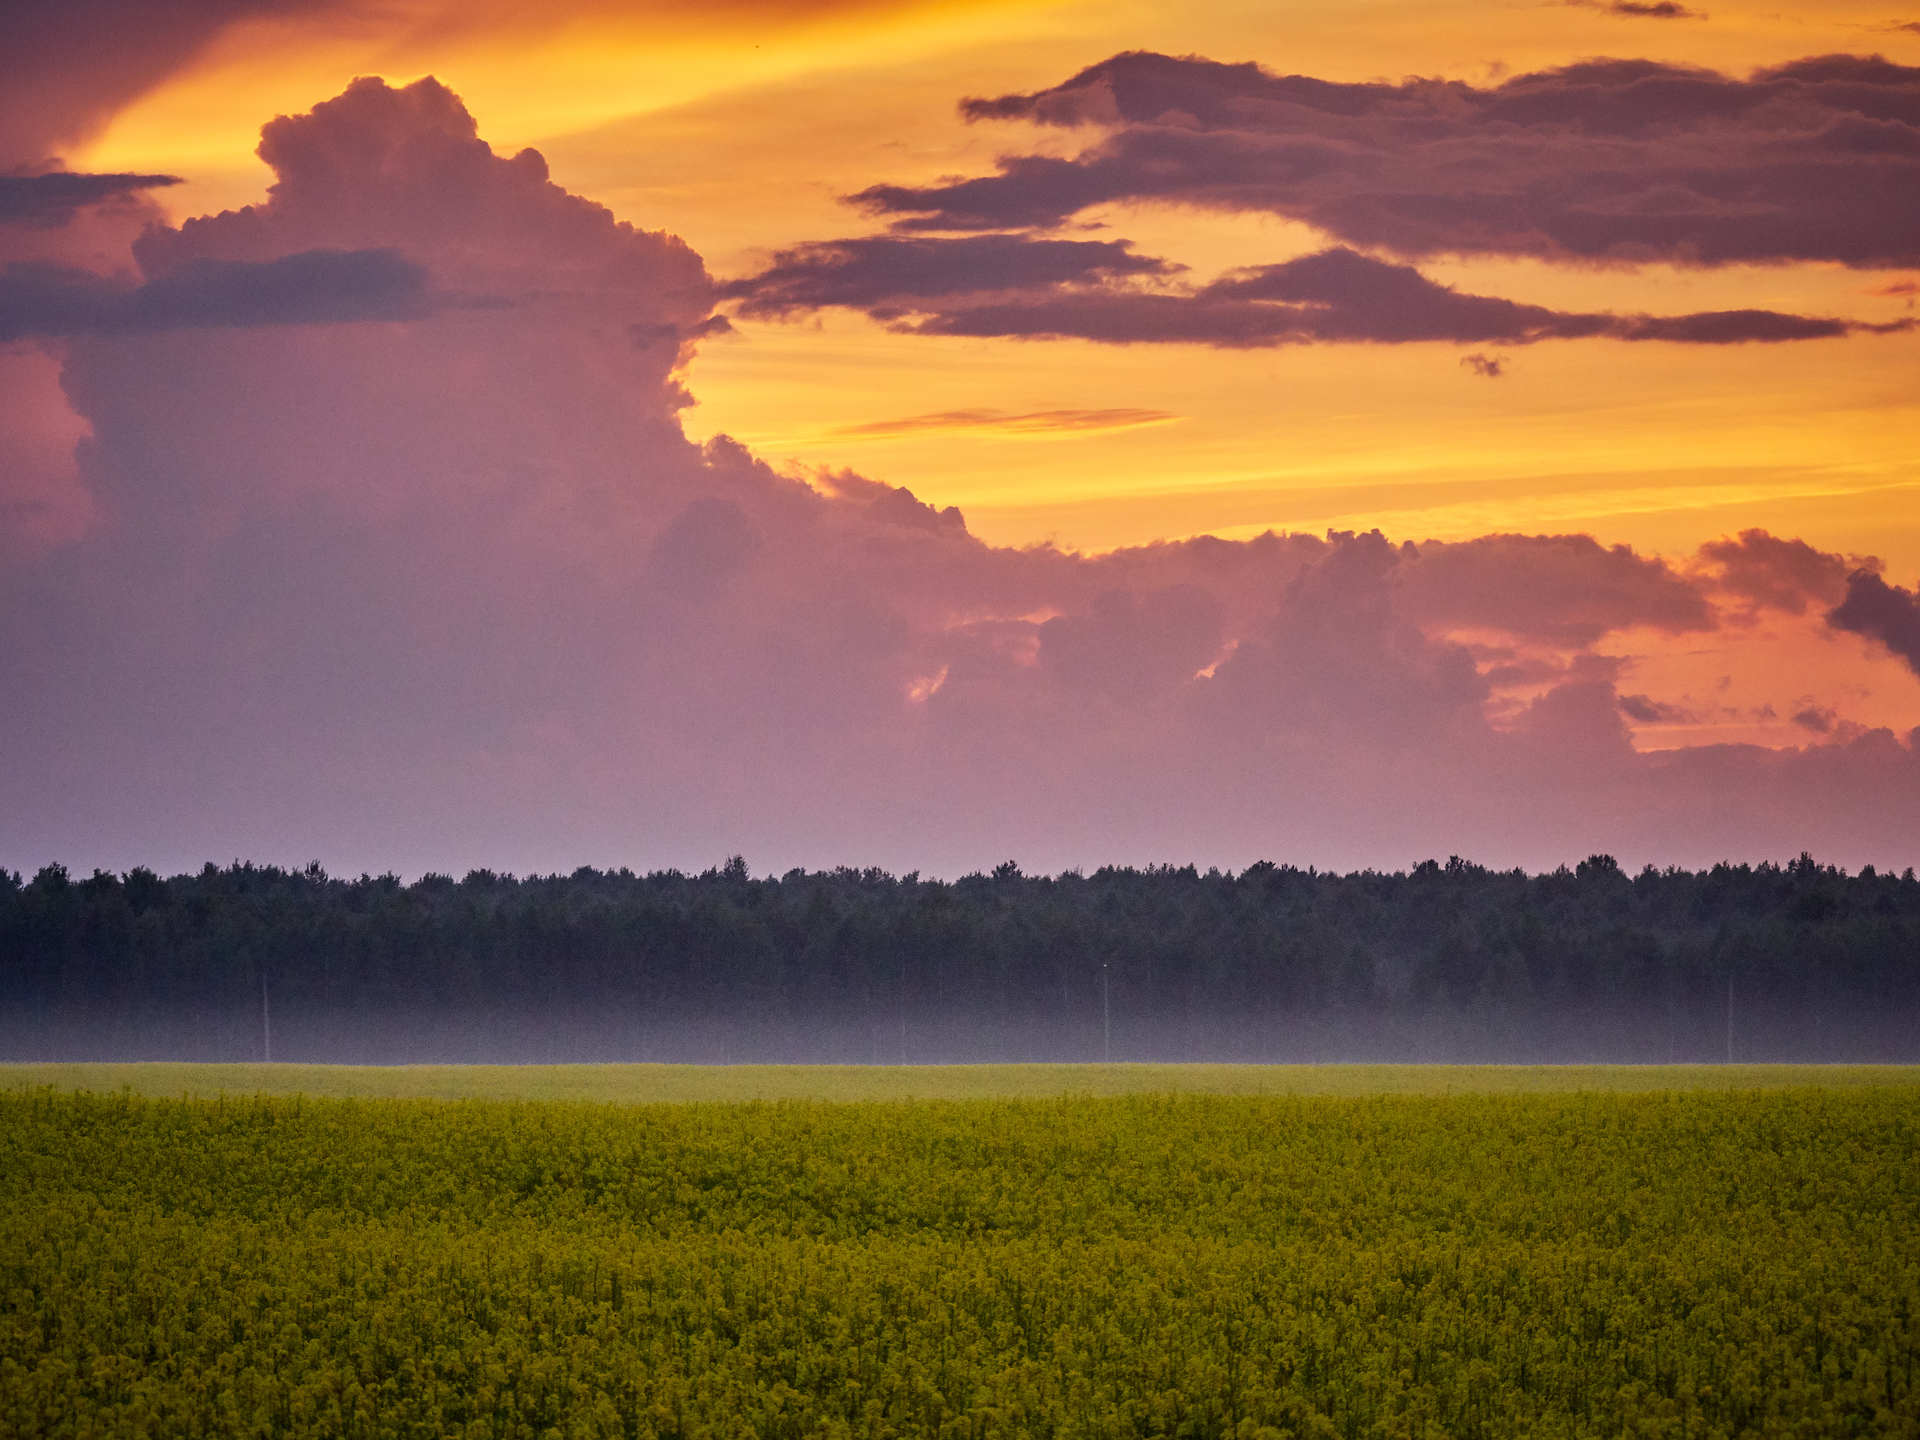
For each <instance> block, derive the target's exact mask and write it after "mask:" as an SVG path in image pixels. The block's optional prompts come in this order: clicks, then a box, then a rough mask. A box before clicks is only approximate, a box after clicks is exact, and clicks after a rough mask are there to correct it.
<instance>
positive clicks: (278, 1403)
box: [0, 1074, 1920, 1437]
mask: <svg viewBox="0 0 1920 1440" xmlns="http://www.w3.org/2000/svg"><path fill="white" fill-rule="evenodd" d="M1872 1078H1874V1079H1876V1080H1877V1082H1878V1083H1871V1084H1854V1085H1840V1086H1828V1087H1825V1088H1815V1087H1795V1088H1785V1089H1759V1088H1747V1089H1742V1088H1736V1089H1731V1090H1728V1089H1722V1090H1704V1089H1696V1090H1692V1091H1684V1092H1683V1091H1660V1090H1646V1091H1639V1092H1629V1091H1614V1092H1603V1091H1598V1090H1593V1089H1581V1090H1570V1091H1564V1092H1562V1093H1527V1094H1490V1093H1483V1094H1466V1093H1462V1094H1453V1095H1431V1094H1430V1095H1419V1094H1405V1093H1403V1094H1375V1095H1318V1096H1309V1095H1291V1096H1289V1095H1253V1096H1248V1095H1241V1096H1232V1095H1172V1094H1137V1095H1127V1096H1109V1097H1099V1096H1090V1095H1078V1096H1075V1095H1066V1096H1058V1097H1055V1098H1046V1099H1018V1100H984V1099H976V1100H965V1101H913V1102H867V1103H839V1104H824V1103H818V1102H813V1101H800V1100H788V1101H779V1102H771V1103H765V1102H754V1103H735V1104H717V1103H688V1104H679V1105H636V1106H616V1105H606V1104H587V1103H576V1102H560V1101H545V1102H514V1103H506V1102H494V1101H478V1100H476V1101H467V1102H463V1103H458V1104H447V1103H442V1102H436V1101H430V1100H419V1099H382V1100H373V1099H333V1098H317V1097H314V1096H290V1097H277V1098H276V1097H254V1098H244V1099H243V1098H237V1097H215V1098H196V1099H165V1098H148V1097H142V1096H139V1095H135V1094H132V1093H131V1092H128V1093H122V1094H119V1095H110V1096H109V1095H98V1094H92V1095H90V1094H65V1093H59V1092H56V1091H54V1090H53V1089H51V1088H40V1089H34V1090H23V1089H14V1090H12V1091H10V1092H8V1093H6V1094H4V1095H0V1433H7V1434H23V1435H24V1434H36V1435H37V1434H46V1435H75V1436H78V1435H107V1434H111V1435H116V1436H121V1435H125V1436H139V1435H265V1434H275V1435H295V1436H298V1435H314V1436H321V1435H329V1436H331V1435H388V1434H391V1435H440V1434H462V1435H475V1436H501V1437H506V1436H529V1437H531V1436H540V1435H547V1434H560V1435H588V1436H601V1435H604V1436H636V1435H644V1436H662V1437H664V1436H696V1435H702V1436H709V1435H710V1436H796V1437H797V1436H814V1435H844V1436H856V1435H857V1436H885V1435H916V1436H917V1435H927V1436H935V1435H947V1436H969V1437H987V1436H1014V1435H1023V1436H1024V1435H1058V1436H1085V1437H1096V1436H1101V1437H1104V1436H1113V1437H1118V1436H1153V1435H1169V1436H1171V1435H1187V1436H1209V1435H1236V1436H1238V1435H1268V1436H1270V1435H1287V1434H1293V1435H1303V1436H1305V1435H1315V1436H1329V1437H1332V1436H1343V1437H1344V1436H1363V1435H1365V1436H1374V1435H1378V1436H1400V1435H1427V1434H1434V1435H1438V1434H1446V1435H1520V1434H1525V1435H1595V1436H1600V1435H1605V1436H1618V1435H1663V1434H1672V1435H1676V1436H1677V1435H1683V1434H1685V1435H1727V1436H1735V1435H1785V1434H1805V1435H1816V1434H1817V1435H1846V1434H1860V1435H1912V1434H1916V1433H1920V1422H1917V1421H1916V1420H1915V1419H1914V1417H1915V1416H1916V1415H1920V1391H1916V1389H1915V1380H1916V1375H1915V1362H1916V1359H1917V1358H1920V1356H1917V1353H1916V1352H1917V1351H1920V1163H1917V1162H1916V1158H1915V1157H1916V1155H1920V1104H1916V1102H1917V1101H1920V1087H1916V1086H1915V1085H1913V1084H1912V1083H1910V1082H1908V1083H1899V1082H1898V1080H1897V1078H1896V1077H1891V1076H1887V1075H1884V1074H1883V1075H1880V1076H1877V1077H1872Z"/></svg>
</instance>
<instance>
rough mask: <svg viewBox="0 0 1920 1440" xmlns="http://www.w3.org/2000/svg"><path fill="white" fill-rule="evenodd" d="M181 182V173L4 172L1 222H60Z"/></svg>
mask: <svg viewBox="0 0 1920 1440" xmlns="http://www.w3.org/2000/svg"><path fill="white" fill-rule="evenodd" d="M179 183H180V178H179V177H178V176H177V175H78V174H72V173H69V172H67V171H64V170H56V171H54V172H52V173H51V174H47V175H0V224H7V223H14V224H19V223H25V224H29V225H58V224H60V223H61V222H63V221H64V220H65V219H66V218H67V216H69V215H71V214H72V213H73V212H74V211H75V210H78V209H81V208H82V207H84V206H87V205H97V204H99V203H100V202H101V201H103V200H116V199H119V198H120V197H121V196H123V195H135V194H138V193H140V192H141V191H143V190H152V189H155V188H157V187H159V186H162V185H178V184H179Z"/></svg>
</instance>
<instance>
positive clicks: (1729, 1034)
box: [1727, 970, 1733, 1065]
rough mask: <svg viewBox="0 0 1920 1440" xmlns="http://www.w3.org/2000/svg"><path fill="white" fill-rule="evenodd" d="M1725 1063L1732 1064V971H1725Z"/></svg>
mask: <svg viewBox="0 0 1920 1440" xmlns="http://www.w3.org/2000/svg"><path fill="white" fill-rule="evenodd" d="M1727 1064H1729V1065H1731V1064H1733V971H1731V970H1729V971H1727Z"/></svg>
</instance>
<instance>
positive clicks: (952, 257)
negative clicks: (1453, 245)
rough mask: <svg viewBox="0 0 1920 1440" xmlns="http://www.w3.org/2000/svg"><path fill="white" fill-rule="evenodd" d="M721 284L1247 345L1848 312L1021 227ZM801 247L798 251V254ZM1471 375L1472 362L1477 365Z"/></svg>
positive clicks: (1026, 331) (753, 307)
mask: <svg viewBox="0 0 1920 1440" xmlns="http://www.w3.org/2000/svg"><path fill="white" fill-rule="evenodd" d="M789 254H790V256H792V257H795V258H786V257H783V258H782V260H781V261H780V262H779V263H776V265H775V266H774V267H773V268H772V269H771V270H768V271H766V272H764V273H763V274H761V275H758V276H753V277H750V278H747V279H743V280H739V281H735V282H733V283H732V284H731V285H729V286H726V287H724V288H723V292H722V293H723V294H727V295H731V296H735V297H744V302H745V303H744V304H743V306H742V313H743V314H747V315H755V316H767V315H778V314H788V313H791V312H793V311H796V310H802V309H815V308H820V307H823V306H827V305H845V306H850V307H852V308H856V309H861V310H864V311H866V313H868V314H869V315H871V316H873V317H874V318H875V319H878V320H882V321H886V322H888V323H890V324H892V325H893V326H894V327H895V328H897V329H902V330H909V331H912V332H914V333H916V334H922V335H968V336H995V337H1013V338H1020V339H1068V338H1071V339H1080V340H1092V341H1096V342H1099V343H1103V344H1113V345H1134V344H1156V343H1165V344H1199V345H1213V346H1218V347H1223V348H1253V347H1262V346H1273V345H1297V344H1311V343H1320V342H1325V343H1370V344H1406V343H1411V342H1416V341H1442V342H1448V343H1454V344H1510V345H1530V344H1533V343H1535V342H1537V341H1541V340H1582V339H1594V338H1609V339H1615V340H1628V341H1649V340H1657V341H1667V342H1672V343H1677V344H1705V345H1727V344H1741V343H1748V342H1753V343H1778V342H1784V341H1793V340H1815V339H1826V338H1832V337H1835V336H1840V335H1847V334H1850V333H1853V332H1855V331H1873V332H1881V331H1886V330H1902V329H1907V328H1909V327H1910V324H1911V322H1909V321H1896V322H1893V323H1892V324H1890V325H1864V324H1856V323H1854V322H1851V321H1845V320H1836V319H1826V318H1822V317H1818V316H1805V315H1785V314H1780V313H1778V312H1776V311H1770V310H1736V311H1716V312H1712V313H1708V314H1698V315H1662V316H1653V315H1610V314H1595V313H1579V312H1569V311H1560V310H1552V309H1549V308H1547V307H1544V306H1540V305H1525V304H1521V303H1519V302H1516V301H1512V300H1503V299H1500V298H1498V297H1494V296H1487V295H1472V294H1467V293H1463V292H1461V291H1458V290H1455V289H1453V288H1452V287H1451V286H1447V285H1441V284H1439V283H1437V282H1435V281H1433V280H1429V279H1428V278H1427V277H1426V276H1424V275H1422V274H1420V272H1419V271H1417V270H1415V269H1414V268H1413V267H1412V266H1408V265H1396V264H1392V263H1390V262H1388V261H1384V260H1376V259H1373V258H1371V257H1369V256H1366V255H1362V254H1360V253H1358V252H1357V251H1354V250H1349V249H1345V248H1335V249H1330V250H1323V251H1320V252H1318V253H1317V254H1312V255H1303V256H1300V257H1299V258H1297V259H1294V260H1288V261H1286V262H1284V263H1282V264H1278V265H1264V266H1259V267H1257V268H1253V269H1247V270H1239V271H1235V272H1233V273H1231V274H1229V275H1226V276H1223V277H1221V278H1220V279H1218V280H1215V281H1213V282H1212V283H1211V284H1208V285H1204V286H1200V287H1198V288H1174V287H1171V286H1168V285H1165V284H1164V283H1163V284H1161V285H1160V286H1159V288H1152V289H1149V288H1143V287H1142V286H1141V285H1140V284H1138V283H1135V282H1137V280H1138V279H1140V278H1141V277H1145V278H1147V279H1150V280H1163V279H1164V277H1166V276H1167V275H1169V274H1172V273H1173V272H1175V271H1176V270H1177V269H1178V268H1179V267H1177V266H1173V265H1170V264H1168V263H1167V262H1165V261H1161V260H1156V259H1153V258H1151V257H1148V256H1142V255H1136V254H1134V253H1133V252H1132V251H1131V250H1129V249H1127V248H1126V247H1125V245H1124V244H1120V243H1111V242H1090V241H1063V240H1041V239H1034V238H1031V237H1028V236H1023V235H999V234H996V235H980V236H964V237H958V238H952V237H941V236H912V237H900V236H876V237H872V238H870V239H868V240H865V241H838V242H832V243H829V244H823V245H820V246H814V247H808V248H807V249H806V250H804V251H794V252H789ZM799 257H804V258H799ZM1483 373H1484V372H1483Z"/></svg>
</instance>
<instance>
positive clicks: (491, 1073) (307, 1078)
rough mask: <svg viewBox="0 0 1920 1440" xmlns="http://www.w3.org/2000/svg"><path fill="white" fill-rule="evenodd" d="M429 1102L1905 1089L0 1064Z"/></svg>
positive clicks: (1585, 1072) (1796, 1083) (1774, 1070)
mask: <svg viewBox="0 0 1920 1440" xmlns="http://www.w3.org/2000/svg"><path fill="white" fill-rule="evenodd" d="M40 1086H52V1087H53V1088H54V1089H56V1090H91V1091H98V1092H102V1093H119V1092H123V1091H124V1092H131V1093H132V1094H135V1095H156V1096H173V1097H184V1096H209V1097H211V1096H216V1095H312V1096H334V1097H345V1096H365V1097H378V1098H386V1099H403V1098H406V1099H430V1100H593V1101H604V1102H611V1103H619V1104H649V1103H654V1102H660V1101H697V1100H850V1101H858V1100H986V1099H992V1100H1010V1099H1034V1098H1045V1097H1051V1096H1060V1095H1141V1094H1201V1095H1399V1094H1411V1095H1436V1094H1438V1095H1452V1094H1529V1093H1553V1092H1562V1091H1570V1090H1613V1091H1647V1090H1751V1089H1779V1088H1785V1087H1794V1088H1803V1087H1807V1086H1821V1087H1832V1086H1845V1087H1856V1086H1874V1087H1879V1086H1894V1087H1911V1088H1912V1089H1913V1093H1914V1094H1915V1095H1920V1066H1911V1065H1907V1066H1902V1065H258V1064H254V1065H246V1064H240V1065H205V1064H177V1063H167V1062H146V1063H131V1064H86V1063H67V1064H31V1065H20V1064H12V1065H9V1064H0V1092H4V1091H6V1090H20V1089H33V1088H36V1087H40Z"/></svg>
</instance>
